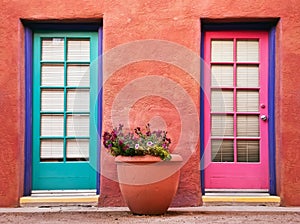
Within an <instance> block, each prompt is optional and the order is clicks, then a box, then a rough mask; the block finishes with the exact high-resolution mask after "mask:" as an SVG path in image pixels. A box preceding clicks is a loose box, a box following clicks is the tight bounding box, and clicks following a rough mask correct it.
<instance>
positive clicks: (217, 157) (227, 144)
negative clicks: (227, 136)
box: [211, 140, 234, 162]
mask: <svg viewBox="0 0 300 224" xmlns="http://www.w3.org/2000/svg"><path fill="white" fill-rule="evenodd" d="M211 148H212V151H211V161H212V162H233V161H234V150H233V140H212V141H211Z"/></svg>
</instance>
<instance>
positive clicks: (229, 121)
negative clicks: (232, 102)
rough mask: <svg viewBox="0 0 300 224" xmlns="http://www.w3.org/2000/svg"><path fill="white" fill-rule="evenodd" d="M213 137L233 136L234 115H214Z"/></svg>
mask: <svg viewBox="0 0 300 224" xmlns="http://www.w3.org/2000/svg"><path fill="white" fill-rule="evenodd" d="M211 122H212V126H211V134H212V136H233V116H232V115H215V114H214V115H212V121H211Z"/></svg>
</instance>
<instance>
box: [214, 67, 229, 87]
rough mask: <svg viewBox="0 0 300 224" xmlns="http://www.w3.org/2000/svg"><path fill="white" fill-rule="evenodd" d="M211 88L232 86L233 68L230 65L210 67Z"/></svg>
mask: <svg viewBox="0 0 300 224" xmlns="http://www.w3.org/2000/svg"><path fill="white" fill-rule="evenodd" d="M211 85H212V86H225V87H232V86H233V66H232V65H212V66H211Z"/></svg>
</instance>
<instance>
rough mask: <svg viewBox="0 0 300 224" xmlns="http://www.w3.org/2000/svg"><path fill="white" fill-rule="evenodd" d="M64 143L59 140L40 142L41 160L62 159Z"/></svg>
mask: <svg viewBox="0 0 300 224" xmlns="http://www.w3.org/2000/svg"><path fill="white" fill-rule="evenodd" d="M63 149H64V142H63V140H59V139H43V140H42V141H41V159H50V158H51V159H53V158H63V156H64V155H63Z"/></svg>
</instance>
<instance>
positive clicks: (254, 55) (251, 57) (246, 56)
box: [237, 40, 259, 62]
mask: <svg viewBox="0 0 300 224" xmlns="http://www.w3.org/2000/svg"><path fill="white" fill-rule="evenodd" d="M258 47H259V42H258V40H238V41H237V61H238V62H258V61H259V50H258Z"/></svg>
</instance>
